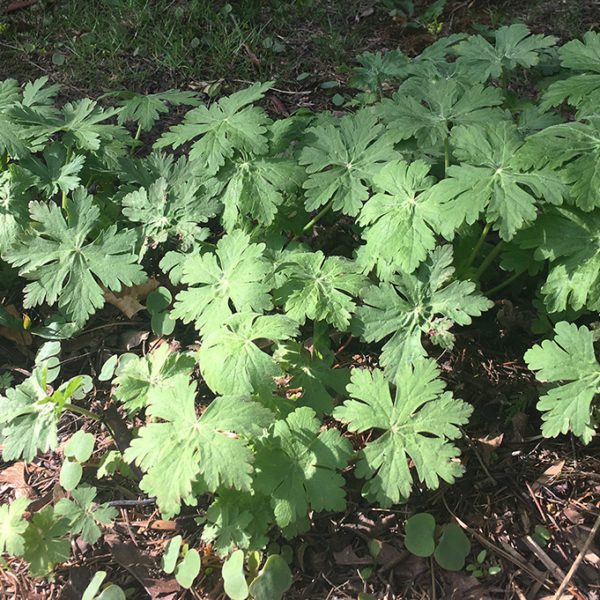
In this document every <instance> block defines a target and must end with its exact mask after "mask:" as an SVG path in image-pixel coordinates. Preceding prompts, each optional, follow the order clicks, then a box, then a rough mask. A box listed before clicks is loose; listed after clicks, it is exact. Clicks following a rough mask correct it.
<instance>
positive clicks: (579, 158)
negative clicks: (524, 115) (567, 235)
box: [519, 116, 600, 211]
mask: <svg viewBox="0 0 600 600" xmlns="http://www.w3.org/2000/svg"><path fill="white" fill-rule="evenodd" d="M519 162H520V163H521V164H522V165H523V166H524V167H530V166H535V167H536V168H538V169H540V168H543V167H545V166H549V167H550V168H552V169H555V170H560V174H561V177H562V178H563V180H564V181H565V183H567V184H568V185H569V192H570V193H569V201H570V202H572V203H574V204H575V205H576V206H578V207H579V208H581V209H582V210H585V211H590V210H593V209H594V208H595V207H598V206H600V117H599V116H593V117H589V118H587V119H585V120H584V121H573V122H569V123H561V124H559V125H554V126H552V127H548V128H547V129H544V130H542V131H540V132H539V133H536V134H534V135H532V136H530V137H529V138H527V141H526V142H525V145H524V146H523V148H522V149H521V150H520V151H519Z"/></svg>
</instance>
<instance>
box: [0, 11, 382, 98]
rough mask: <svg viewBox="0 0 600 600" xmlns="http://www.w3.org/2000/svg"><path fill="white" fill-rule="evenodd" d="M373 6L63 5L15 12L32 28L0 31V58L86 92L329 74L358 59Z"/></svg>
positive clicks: (293, 78) (200, 85)
mask: <svg viewBox="0 0 600 600" xmlns="http://www.w3.org/2000/svg"><path fill="white" fill-rule="evenodd" d="M375 4H376V0H366V1H365V0H363V1H362V2H360V0H349V1H348V2H345V3H340V2H331V1H327V0H313V1H312V2H307V1H306V0H304V1H301V0H287V1H282V0H268V1H261V0H239V1H238V2H231V4H230V3H227V2H223V1H219V0H217V1H214V0H189V1H186V2H184V1H175V2H173V1H172V0H104V1H98V0H90V1H87V2H85V1H82V0H65V1H63V2H59V3H57V4H55V5H53V4H47V5H44V4H40V5H38V6H34V7H32V8H31V9H28V10H27V11H26V13H25V12H24V13H21V15H20V16H19V17H18V18H22V17H23V16H25V17H26V19H27V22H28V23H29V24H30V25H31V26H32V28H31V30H29V31H24V32H18V31H17V28H16V27H12V28H11V29H10V30H9V31H7V32H5V33H4V34H3V36H2V38H0V39H1V41H2V42H3V44H2V47H1V52H2V54H4V56H5V59H6V58H8V59H9V60H10V59H12V62H13V63H15V62H17V61H18V60H19V59H20V58H21V59H22V58H24V59H25V61H26V62H28V63H29V64H34V65H39V66H40V68H41V69H42V70H47V71H51V72H52V73H53V74H54V75H55V76H54V77H53V79H57V80H59V81H62V82H63V83H68V84H71V85H73V86H74V87H77V88H78V89H85V91H86V92H90V91H91V92H97V93H102V92H106V91H109V90H115V89H125V88H126V89H130V90H135V91H156V90H157V89H165V88H168V87H181V86H182V85H185V84H189V83H190V82H191V83H194V82H195V83H196V85H198V86H199V87H200V88H202V87H203V85H204V84H205V83H206V82H212V81H215V80H220V79H226V80H227V81H229V82H231V81H234V80H236V79H239V80H248V81H256V80H260V79H262V80H265V79H271V78H274V79H277V80H283V81H295V79H296V77H297V75H299V74H300V73H303V72H308V73H311V74H313V73H314V74H317V75H320V74H321V73H324V74H328V75H330V74H331V72H334V71H335V68H336V67H337V66H338V65H340V64H341V63H343V62H344V60H345V58H346V57H347V56H348V55H349V56H354V55H355V54H357V53H358V51H359V50H360V48H357V42H358V39H359V38H360V36H359V35H358V34H357V32H356V31H355V27H354V16H355V14H356V11H357V10H359V8H360V7H364V6H371V5H375ZM11 18H12V17H11ZM15 19H17V17H15ZM4 62H6V60H5V61H4ZM10 75H11V76H13V77H16V78H17V79H20V77H19V76H18V73H10Z"/></svg>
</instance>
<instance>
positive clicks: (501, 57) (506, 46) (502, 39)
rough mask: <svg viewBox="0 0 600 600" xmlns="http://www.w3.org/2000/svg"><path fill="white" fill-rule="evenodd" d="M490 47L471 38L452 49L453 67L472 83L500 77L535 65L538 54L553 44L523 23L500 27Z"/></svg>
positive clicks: (548, 38) (483, 39) (474, 37)
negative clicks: (466, 73)
mask: <svg viewBox="0 0 600 600" xmlns="http://www.w3.org/2000/svg"><path fill="white" fill-rule="evenodd" d="M495 37H496V40H495V44H494V45H493V46H492V44H490V43H489V42H488V41H487V40H486V39H485V38H484V37H482V36H481V35H473V36H471V37H469V38H468V39H467V40H465V41H463V42H460V43H459V44H458V45H457V46H456V47H455V50H456V53H457V54H458V60H457V63H458V64H459V65H460V66H462V67H464V68H465V69H468V70H469V72H470V73H471V78H472V80H474V81H481V82H484V81H487V80H488V79H489V78H490V77H496V78H497V77H500V76H501V75H502V71H503V70H507V71H510V70H512V69H515V68H516V67H517V65H520V66H522V67H524V68H526V69H529V68H530V67H532V66H534V65H537V64H538V63H539V60H540V52H541V51H543V50H545V49H546V48H550V47H551V46H554V44H556V38H555V37H554V36H552V35H541V34H532V33H531V32H530V31H529V29H528V28H527V26H526V25H523V23H515V24H513V25H508V26H505V27H500V28H499V29H497V30H496V32H495Z"/></svg>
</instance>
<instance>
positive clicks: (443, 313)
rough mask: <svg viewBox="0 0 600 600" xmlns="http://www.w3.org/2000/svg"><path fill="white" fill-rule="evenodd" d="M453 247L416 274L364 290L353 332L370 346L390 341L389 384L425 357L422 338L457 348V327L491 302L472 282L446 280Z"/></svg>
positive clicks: (385, 356) (386, 351) (385, 361)
mask: <svg viewBox="0 0 600 600" xmlns="http://www.w3.org/2000/svg"><path fill="white" fill-rule="evenodd" d="M451 265H452V247H451V246H443V247H441V248H437V249H436V250H434V251H433V253H432V254H431V255H430V257H429V258H428V259H427V261H425V262H424V263H423V264H422V265H421V266H420V267H419V268H418V269H417V270H416V271H415V272H414V273H411V274H407V273H398V274H396V275H395V276H394V277H392V278H391V279H390V282H389V283H382V284H380V285H379V287H369V288H366V289H365V290H364V291H363V292H361V299H362V300H363V302H364V305H363V306H360V307H359V308H357V309H356V317H357V320H356V322H355V329H356V330H357V333H360V335H361V337H362V338H363V339H364V340H365V341H367V342H374V341H379V340H381V339H383V338H385V337H387V336H388V335H390V334H392V337H391V338H390V339H389V340H388V341H387V342H386V344H385V345H384V346H383V352H382V354H381V364H382V365H383V366H384V367H385V369H386V374H387V375H388V376H389V378H390V379H391V380H393V379H394V378H396V377H397V376H398V374H399V373H400V372H401V369H402V368H403V365H405V364H406V363H410V362H414V361H415V360H417V359H419V358H420V357H423V356H425V349H424V348H423V346H422V345H421V334H422V333H426V334H427V335H428V336H430V337H431V340H432V341H433V342H434V343H436V344H438V345H440V346H442V347H445V348H451V347H452V346H453V344H454V336H453V335H452V333H451V332H450V331H449V330H450V328H451V327H452V325H453V324H454V323H457V324H458V325H468V324H469V323H471V317H473V316H477V317H478V316H479V315H480V314H481V313H482V312H484V311H486V310H488V309H489V308H490V307H491V306H492V305H493V303H492V302H491V301H490V300H488V299H487V298H485V296H482V295H481V294H480V293H479V292H476V291H475V284H474V283H473V282H472V281H460V280H457V281H452V282H451V283H449V284H448V280H449V279H450V277H451V276H452V274H453V273H454V267H452V266H451Z"/></svg>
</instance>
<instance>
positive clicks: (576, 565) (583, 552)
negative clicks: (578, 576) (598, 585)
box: [552, 516, 600, 600]
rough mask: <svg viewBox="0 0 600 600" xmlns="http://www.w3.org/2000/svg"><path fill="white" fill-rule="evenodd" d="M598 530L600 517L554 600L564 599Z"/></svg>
mask: <svg viewBox="0 0 600 600" xmlns="http://www.w3.org/2000/svg"><path fill="white" fill-rule="evenodd" d="M598 528H600V516H598V518H597V519H596V522H595V523H594V526H593V527H592V530H591V531H590V533H589V534H588V536H587V539H586V540H585V544H583V547H582V548H581V550H580V551H579V554H578V555H577V558H576V559H575V562H574V563H573V564H572V565H571V568H570V569H569V570H568V571H567V574H566V575H565V577H564V579H563V580H562V582H561V584H560V585H559V586H558V589H557V590H556V593H555V594H554V596H553V597H552V600H560V598H561V597H562V594H563V592H564V591H565V589H566V587H567V585H569V581H571V577H573V575H575V571H577V569H578V568H579V565H580V564H581V561H582V560H583V557H584V556H585V553H586V552H587V549H588V548H589V547H590V544H591V543H592V540H593V539H594V536H595V535H596V533H597V532H598Z"/></svg>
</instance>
